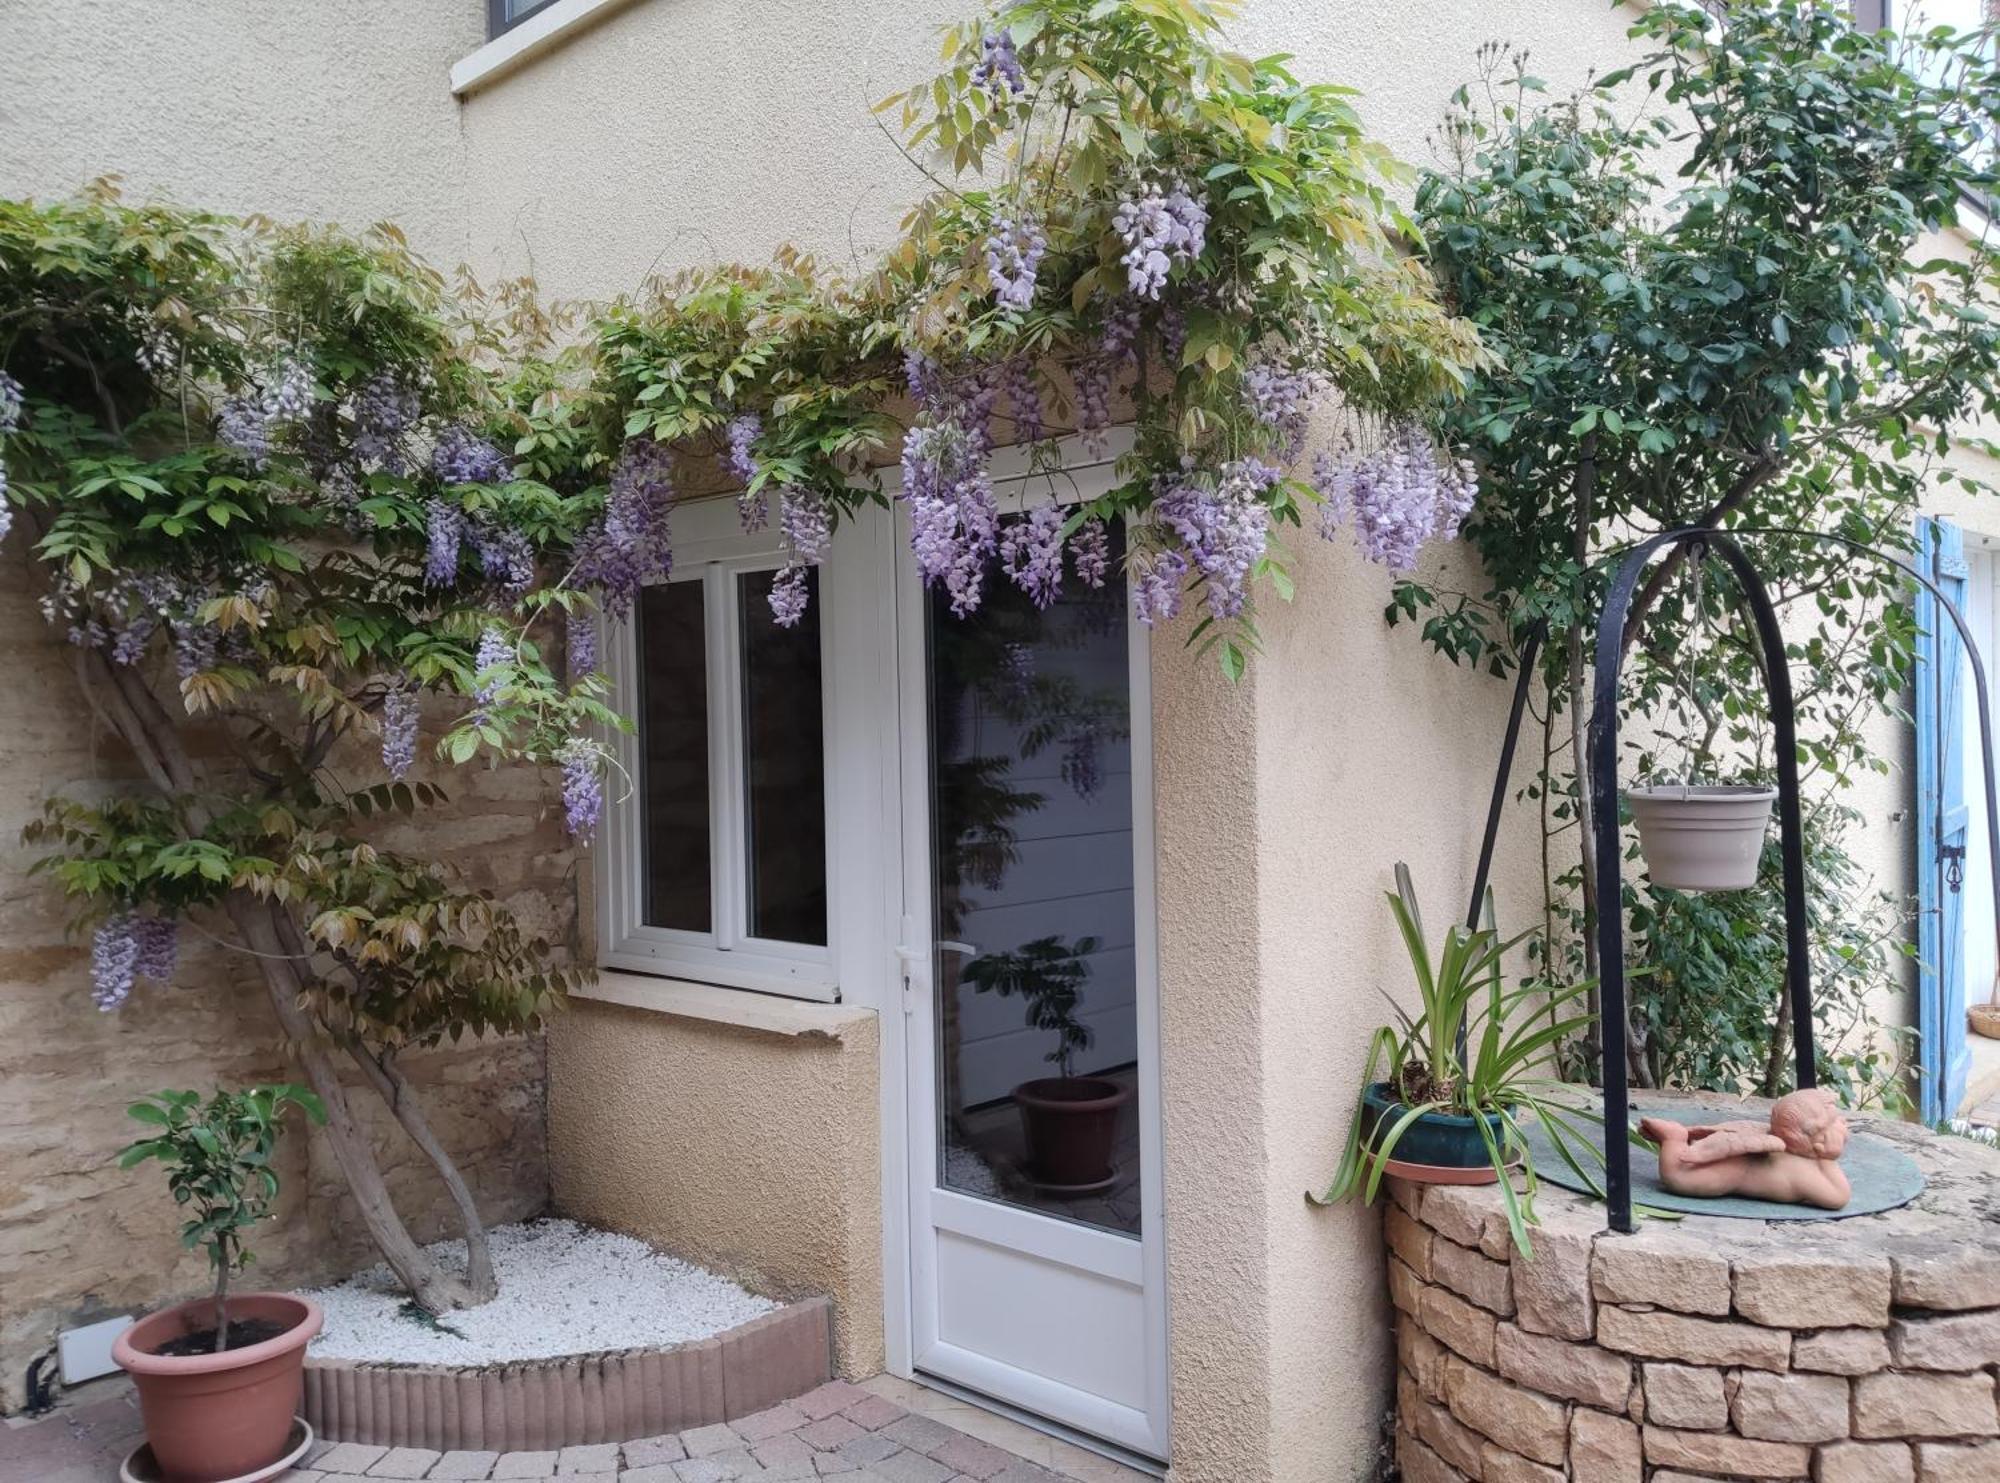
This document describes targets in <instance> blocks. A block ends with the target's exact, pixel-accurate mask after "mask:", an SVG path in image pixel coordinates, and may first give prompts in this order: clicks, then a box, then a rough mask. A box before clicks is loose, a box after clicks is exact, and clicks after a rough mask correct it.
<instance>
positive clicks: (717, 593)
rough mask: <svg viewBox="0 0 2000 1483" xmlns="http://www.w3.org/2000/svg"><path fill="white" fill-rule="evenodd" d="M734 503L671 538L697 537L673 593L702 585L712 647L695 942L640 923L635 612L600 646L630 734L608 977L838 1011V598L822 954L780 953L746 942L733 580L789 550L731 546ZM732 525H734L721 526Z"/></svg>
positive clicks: (748, 543) (824, 714) (611, 872)
mask: <svg viewBox="0 0 2000 1483" xmlns="http://www.w3.org/2000/svg"><path fill="white" fill-rule="evenodd" d="M736 518H737V516H736V504H735V501H734V500H729V499H717V500H705V501H701V502H698V503H696V504H694V505H691V506H686V507H682V508H681V509H677V510H676V511H675V514H674V522H675V531H676V535H677V536H678V535H680V534H681V532H682V528H683V527H692V531H691V533H692V534H693V536H694V539H691V540H690V539H685V538H683V539H680V540H677V541H676V550H675V560H674V571H673V574H672V576H671V577H670V578H669V579H668V580H669V581H670V582H700V583H701V584H702V614H703V641H704V647H705V649H706V651H707V681H708V757H709V771H708V795H709V796H708V806H709V900H710V911H711V921H712V923H713V928H712V930H710V931H708V932H693V931H686V930H683V929H679V928H672V927H656V926H651V925H649V924H647V922H646V920H645V896H646V872H645V863H646V862H645V828H644V823H643V819H642V817H641V814H642V804H643V798H642V794H641V788H642V779H641V767H642V761H641V756H640V738H639V735H638V733H637V730H636V726H637V724H638V722H639V721H640V719H641V717H640V710H639V699H640V691H639V644H638V636H637V614H636V611H635V613H634V615H633V617H632V618H630V619H628V620H626V621H624V622H621V623H615V624H609V623H608V624H605V625H603V627H602V630H601V632H600V635H599V641H600V644H601V645H602V648H601V653H602V654H603V663H604V666H605V673H606V675H607V677H608V678H609V679H610V681H611V688H612V697H611V703H612V706H613V708H614V709H616V710H617V711H618V712H619V713H620V714H622V715H625V716H627V717H630V718H632V719H633V721H634V723H635V729H634V730H632V731H619V732H616V733H614V734H613V735H611V736H610V737H608V738H607V739H606V740H607V744H608V745H609V748H610V751H611V755H612V757H613V758H614V760H615V761H616V762H617V764H618V768H619V769H620V774H619V775H618V776H617V780H616V784H615V788H614V792H613V793H612V796H611V797H610V798H608V799H607V802H606V807H605V815H606V817H605V828H604V846H603V854H602V855H601V857H600V864H599V879H598V900H599V930H600V932H601V934H602V936H601V939H600V951H599V953H598V960H599V962H600V963H602V964H603V965H604V966H605V967H607V968H622V969H626V970H628V971H630V972H635V973H651V974H661V975H666V976H669V977H673V978H679V979H686V980H689V981H692V982H695V983H706V984H715V985H719V986H721V987H723V988H734V989H749V990H753V991H755V992H758V993H765V994H784V995H788V996H791V997H794V998H801V999H816V1000H820V1001H822V1002H828V1003H830V1002H832V1001H834V1000H837V999H838V998H839V997H840V978H839V974H838V971H837V966H836V965H837V963H838V961H839V936H840V930H841V928H840V902H839V889H838V885H837V882H838V881H839V878H840V874H841V872H840V871H839V870H838V869H837V868H836V856H837V854H838V849H839V843H838V838H837V827H836V826H837V815H838V813H839V810H837V809H836V808H835V807H834V793H835V790H836V789H837V788H838V787H839V769H840V764H841V762H842V760H843V758H842V755H841V754H842V752H843V750H844V749H843V748H842V747H841V746H840V745H839V742H838V740H837V737H836V732H835V723H834V714H833V710H834V707H833V693H834V685H835V671H836V664H835V657H834V656H835V649H836V643H835V635H836V630H837V628H838V627H839V625H838V623H837V622H836V621H835V618H834V614H833V611H832V608H831V606H830V604H829V602H828V596H829V591H830V588H831V586H832V584H831V583H829V582H828V581H827V580H826V575H827V573H826V570H825V569H822V571H821V574H820V576H821V579H820V582H819V598H818V601H819V603H820V612H819V640H820V728H821V731H820V734H821V739H822V746H823V757H822V766H823V768H824V776H825V797H826V859H825V862H824V869H825V872H826V888H827V890H826V895H827V911H826V933H827V942H826V945H825V946H824V947H820V946H815V945H812V944H808V943H791V942H779V941H775V940H773V939H770V938H760V937H754V936H752V935H750V932H749V926H748V914H749V867H750V860H749V850H748V845H747V816H748V800H747V798H746V797H745V794H744V759H745V752H744V736H743V665H742V662H741V656H742V652H743V648H742V640H743V634H742V622H741V607H740V605H739V603H738V601H737V599H736V588H737V584H738V582H739V581H740V580H741V579H742V577H743V576H744V575H745V574H746V573H757V572H771V571H775V570H776V569H777V568H778V567H780V566H782V565H783V564H784V559H785V558H784V550H783V547H782V545H781V543H780V541H779V539H778V537H777V535H776V534H775V532H771V531H762V532H757V533H754V534H751V535H741V534H723V533H722V530H723V529H726V528H728V527H733V526H734V525H735V523H736ZM725 521H726V523H727V524H726V526H724V522H725Z"/></svg>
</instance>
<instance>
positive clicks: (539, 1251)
mask: <svg viewBox="0 0 2000 1483" xmlns="http://www.w3.org/2000/svg"><path fill="white" fill-rule="evenodd" d="M488 1235H489V1237H490V1238H491V1242H492V1248H493V1270H494V1273H495V1274H496V1275H497V1276H498V1277H499V1279H500V1296H499V1297H497V1298H495V1299H494V1300H493V1301H492V1302H490V1303H484V1304H481V1305H480V1306H479V1307H477V1308H465V1309H460V1310H459V1311H457V1312H454V1313H447V1314H445V1315H444V1317H443V1318H442V1319H441V1320H440V1322H441V1323H442V1324H443V1325H444V1326H445V1327H446V1328H447V1329H450V1330H452V1331H453V1332H444V1331H442V1330H440V1329H438V1328H434V1327H432V1326H431V1325H430V1324H428V1323H426V1322H425V1321H424V1320H423V1319H422V1318H421V1317H420V1316H417V1315H415V1313H414V1311H413V1310H410V1309H408V1308H407V1307H406V1305H407V1301H408V1295H407V1294H406V1293H405V1291H404V1289H403V1288H402V1287H401V1285H400V1284H398V1283H397V1281H396V1279H395V1278H394V1277H393V1276H392V1275H391V1274H390V1272H389V1269H388V1268H387V1267H386V1266H378V1267H371V1268H369V1269H368V1270H367V1271H365V1272H359V1273H356V1274H355V1275H354V1276H352V1277H350V1278H348V1279H347V1281H345V1282H343V1283H340V1284H339V1285H338V1286H335V1287H325V1288H319V1289H316V1290H312V1291H308V1292H307V1293H306V1294H305V1296H306V1297H309V1298H311V1299H312V1300H313V1301H314V1302H316V1303H318V1304H319V1305H320V1306H321V1307H322V1308H324V1309H325V1310H326V1327H325V1328H324V1329H322V1330H321V1331H320V1335H319V1337H318V1338H317V1339H314V1340H313V1342H312V1347H311V1349H310V1351H309V1352H310V1353H312V1354H315V1355H318V1356H320V1357H321V1358H323V1359H379V1360H398V1361H402V1362H404V1363H409V1364H449V1365H471V1364H490V1363H493V1362H496V1361H501V1360H511V1359H545V1358H548V1357H550V1356H553V1355H562V1354H590V1353H594V1352H595V1351H598V1350H602V1349H641V1348H657V1347H660V1346H663V1345H667V1344H680V1343H685V1342H687V1341H689V1340H693V1339H706V1338H708V1337H709V1336H710V1335H712V1334H718V1333H721V1332H722V1331H723V1330H724V1329H730V1328H734V1327H736V1325H737V1324H739V1323H747V1322H749V1320H751V1319H753V1318H758V1317H761V1316H762V1315H764V1314H766V1313H769V1312H771V1311H773V1310H774V1309H775V1308H777V1306H778V1305H777V1304H776V1303H773V1302H771V1301H770V1300H769V1299H768V1298H760V1297H758V1296H757V1295H756V1294H755V1293H752V1292H746V1291H745V1290H744V1289H743V1288H741V1287H739V1286H737V1285H736V1284H735V1283H734V1282H731V1281H730V1280H729V1279H728V1278H726V1277H718V1276H716V1274H715V1273H713V1272H710V1271H706V1270H704V1269H703V1268H701V1267H696V1266H692V1265H690V1264H689V1263H687V1262H684V1261H680V1260H677V1259H676V1258H674V1257H670V1256H667V1255H665V1254H663V1253H661V1252H658V1251H655V1250H653V1248H652V1247H650V1246H648V1245H646V1243H645V1242H643V1241H637V1240H634V1239H633V1238H632V1237H630V1236H617V1235H613V1234H612V1233H610V1232H609V1231H597V1230H592V1229H591V1228H590V1227H588V1226H582V1225H578V1224H577V1223H576V1222H575V1221H573V1220H537V1221H529V1222H527V1223H526V1224H524V1225H515V1226H500V1227H497V1228H495V1229H494V1230H492V1231H491V1232H489V1233H488ZM430 1251H431V1254H432V1255H434V1256H436V1257H438V1258H439V1260H440V1261H441V1262H442V1263H443V1265H445V1266H446V1267H449V1268H450V1269H451V1270H453V1271H455V1272H463V1271H464V1270H465V1246H464V1243H463V1242H458V1241H441V1242H439V1243H438V1244H437V1245H435V1246H432V1247H431V1248H430Z"/></svg>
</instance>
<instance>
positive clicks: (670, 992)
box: [572, 968, 875, 1040]
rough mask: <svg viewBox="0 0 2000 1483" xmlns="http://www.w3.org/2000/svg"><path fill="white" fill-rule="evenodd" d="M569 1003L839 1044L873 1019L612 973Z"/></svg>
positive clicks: (851, 1010) (840, 1009) (837, 1007)
mask: <svg viewBox="0 0 2000 1483" xmlns="http://www.w3.org/2000/svg"><path fill="white" fill-rule="evenodd" d="M572 997H573V998H577V999H592V1000H596V1001H598V1002H599V1003H604V1004H622V1005H624V1006H626V1007H627V1008H628V1009H646V1010H651V1011H653V1012H654V1013H656V1014H673V1015H679V1016H681V1017H682V1018H683V1019H691V1020H708V1021H710V1022H711V1023H713V1024H718V1025H740V1026H742V1027H743V1028H745V1029H749V1030H763V1031H766V1032H767V1033H769V1034H773V1035H799V1036H803V1035H824V1036H826V1037H827V1038H828V1039H830V1040H845V1039H846V1038H847V1036H848V1033H849V1032H850V1031H852V1030H853V1029H854V1028H855V1027H857V1026H859V1025H862V1024H865V1023H867V1022H868V1021H869V1020H872V1019H873V1018H874V1017H875V1011H874V1010H872V1009H864V1008H861V1007H859V1006H856V1005H852V1004H816V1003H814V1002H812V1001H811V1000H808V999H787V998H784V997H782V996H780V995H777V994H758V993H753V992H751V991H750V990H748V989H719V988H717V987H715V985H713V984H697V983H689V982H688V981H687V980H685V979H678V978H654V977H653V976H651V975H650V974H644V973H622V972H620V971H619V970H618V969H615V968H606V969H602V970H601V971H600V972H599V973H598V975H597V980H596V982H595V983H590V984H586V985H584V986H583V987H582V988H579V989H577V990H575V991H574V993H573V995H572Z"/></svg>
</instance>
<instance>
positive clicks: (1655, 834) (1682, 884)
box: [1625, 783, 1778, 891]
mask: <svg viewBox="0 0 2000 1483" xmlns="http://www.w3.org/2000/svg"><path fill="white" fill-rule="evenodd" d="M1777 796H1778V790H1777V789H1776V788H1771V787H1764V786H1753V785H1748V784H1737V783H1688V784H1680V783H1666V784H1661V785H1659V786H1656V787H1651V788H1630V789H1627V790H1626V793H1625V799H1626V802H1628V803H1630V804H1631V805H1632V817H1633V818H1634V819H1635V820H1636V821H1637V822H1638V825H1639V849H1640V851H1641V852H1642V853H1643V854H1644V855H1645V857H1646V871H1647V874H1649V875H1650V876H1651V877H1652V878H1653V884H1654V885H1656V886H1671V887H1673V888H1674V889H1675V890H1677V891H1741V890H1744V889H1746V888H1747V887H1750V886H1754V885H1756V884H1757V858H1758V856H1759V855H1761V854H1762V853H1763V852H1764V830H1765V828H1766V827H1767V826H1768V825H1769V824H1770V822H1771V800H1773V799H1774V798H1776V797H1777Z"/></svg>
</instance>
